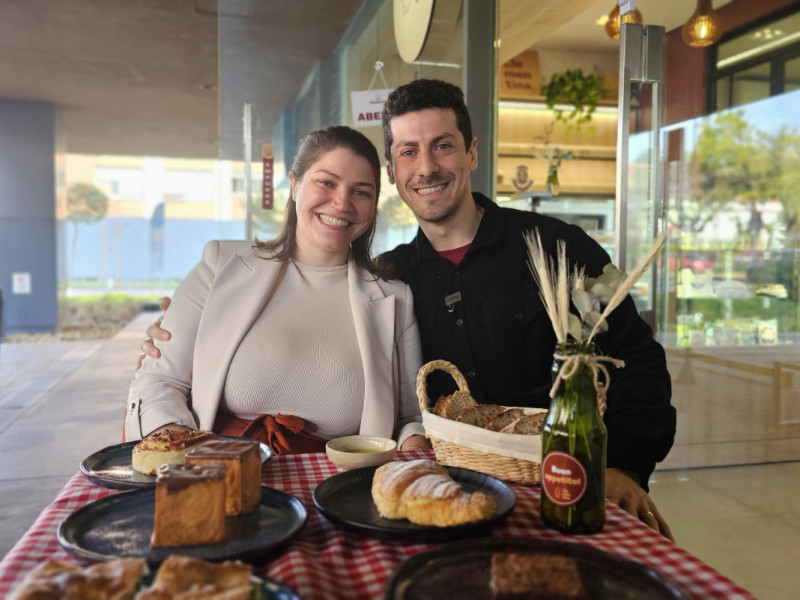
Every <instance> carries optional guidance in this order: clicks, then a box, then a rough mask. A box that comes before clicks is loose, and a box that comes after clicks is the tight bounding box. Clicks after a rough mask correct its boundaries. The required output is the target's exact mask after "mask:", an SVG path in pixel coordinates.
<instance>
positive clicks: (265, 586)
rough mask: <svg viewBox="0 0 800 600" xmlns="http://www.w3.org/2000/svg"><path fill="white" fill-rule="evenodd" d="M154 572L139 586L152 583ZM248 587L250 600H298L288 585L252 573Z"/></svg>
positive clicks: (298, 597) (147, 575)
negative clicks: (250, 591) (250, 592)
mask: <svg viewBox="0 0 800 600" xmlns="http://www.w3.org/2000/svg"><path fill="white" fill-rule="evenodd" d="M155 578H156V577H155V573H152V572H150V573H147V574H146V575H144V576H143V577H142V580H141V584H140V585H141V586H142V587H145V586H150V585H153V581H154V580H155ZM250 587H251V588H252V590H253V592H252V595H251V598H252V600H300V596H298V595H297V594H295V593H294V590H293V589H291V588H290V587H289V586H288V585H284V584H282V583H278V582H277V581H274V580H272V579H267V578H265V577H259V576H257V575H252V576H251V577H250Z"/></svg>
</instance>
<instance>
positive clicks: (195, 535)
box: [150, 463, 225, 547]
mask: <svg viewBox="0 0 800 600" xmlns="http://www.w3.org/2000/svg"><path fill="white" fill-rule="evenodd" d="M224 540H225V465H223V464H219V463H208V464H203V465H174V464H166V465H162V466H161V467H160V468H159V469H158V478H157V479H156V508H155V519H154V522H153V538H152V540H151V542H150V546H152V547H156V546H190V545H195V544H213V543H216V542H222V541H224Z"/></svg>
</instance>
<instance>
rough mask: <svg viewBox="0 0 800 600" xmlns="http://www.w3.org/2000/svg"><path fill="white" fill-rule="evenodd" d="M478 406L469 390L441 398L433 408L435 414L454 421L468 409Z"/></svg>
mask: <svg viewBox="0 0 800 600" xmlns="http://www.w3.org/2000/svg"><path fill="white" fill-rule="evenodd" d="M477 405H478V403H477V402H475V399H474V398H473V397H472V395H471V394H470V393H469V390H458V391H455V392H453V393H452V394H450V395H449V396H442V397H441V398H439V400H437V401H436V404H435V405H434V407H433V414H435V415H438V416H440V417H444V418H445V419H453V420H454V419H455V418H456V417H458V415H460V414H461V413H462V412H464V411H465V410H466V409H468V408H471V407H473V406H477Z"/></svg>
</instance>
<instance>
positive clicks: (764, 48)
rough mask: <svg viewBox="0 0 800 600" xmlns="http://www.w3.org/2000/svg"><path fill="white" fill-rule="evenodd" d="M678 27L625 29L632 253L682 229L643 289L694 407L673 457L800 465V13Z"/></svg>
mask: <svg viewBox="0 0 800 600" xmlns="http://www.w3.org/2000/svg"><path fill="white" fill-rule="evenodd" d="M673 33H674V32H671V33H670V35H668V36H666V40H665V42H664V41H663V40H664V38H663V34H661V33H658V32H657V28H653V27H647V26H645V27H642V26H637V25H624V26H623V34H622V38H621V42H622V44H623V45H622V47H621V56H620V107H621V108H620V125H619V137H618V163H619V164H620V167H619V168H618V179H617V203H618V214H619V216H618V228H617V232H618V236H619V244H618V245H619V249H620V250H619V253H618V256H617V259H618V261H619V264H620V265H624V267H625V268H626V269H628V270H630V269H631V268H632V266H633V265H634V264H635V263H636V262H637V259H638V257H639V256H641V254H642V253H643V251H644V250H645V249H646V248H647V246H648V245H649V242H650V241H651V240H652V239H653V237H654V235H655V233H656V231H659V230H662V229H663V230H665V231H666V232H667V236H668V237H667V246H666V248H665V250H664V252H663V257H662V258H663V259H662V260H661V261H660V262H659V264H658V265H657V267H656V268H655V269H654V272H653V273H651V274H650V275H649V277H647V278H644V279H643V280H642V281H641V282H640V285H639V286H638V289H637V290H636V293H635V295H636V300H637V303H638V304H639V307H640V310H641V311H643V313H645V314H648V312H647V311H654V313H655V324H656V327H655V335H656V337H657V339H658V340H659V341H660V342H661V343H662V344H663V346H664V348H665V351H666V355H667V363H668V368H669V371H670V374H671V376H672V385H673V395H672V398H673V404H674V405H675V407H676V409H677V411H678V430H677V434H676V439H675V444H674V446H673V448H672V451H671V452H670V454H669V456H668V457H667V459H666V461H664V463H662V464H661V465H660V468H684V467H702V466H715V465H731V464H747V463H760V462H772V461H784V460H800V400H799V398H800V393H799V392H800V202H798V200H797V198H798V197H800V177H798V175H797V168H796V165H797V164H798V162H799V161H800V116H798V111H797V110H796V107H797V106H798V102H800V89H798V87H800V84H798V83H797V77H796V75H798V74H799V72H800V60H798V56H800V12H795V13H793V14H791V15H788V16H785V17H782V18H781V19H780V20H776V21H773V22H765V21H764V20H762V21H755V22H754V23H753V24H752V25H748V26H745V27H743V28H741V29H740V30H739V31H737V32H732V33H731V34H730V35H729V36H728V37H727V38H726V39H724V40H723V41H722V42H720V43H718V44H716V45H715V46H713V47H711V48H709V49H707V50H700V49H696V48H689V47H688V46H686V45H685V44H684V43H683V41H682V40H681V38H680V35H679V32H678V35H673ZM659 38H661V40H662V41H661V42H659V41H658V39H659ZM659 56H660V57H662V60H663V57H665V56H666V57H667V60H666V61H664V62H661V63H658V62H657V60H658V58H659ZM665 63H666V64H667V65H668V67H667V68H666V69H664V67H663V65H664V64H665ZM659 70H660V71H661V72H659ZM664 98H666V100H664ZM662 107H663V108H662ZM660 116H663V117H665V118H664V122H663V123H662V122H661V120H659V117H660ZM667 117H668V118H667Z"/></svg>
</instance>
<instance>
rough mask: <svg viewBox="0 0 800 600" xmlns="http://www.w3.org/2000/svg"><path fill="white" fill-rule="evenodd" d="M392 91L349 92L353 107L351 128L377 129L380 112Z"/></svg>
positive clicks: (379, 121)
mask: <svg viewBox="0 0 800 600" xmlns="http://www.w3.org/2000/svg"><path fill="white" fill-rule="evenodd" d="M391 92H392V90H365V91H359V92H350V102H351V103H352V105H353V127H379V126H380V124H381V111H382V110H383V104H384V102H386V98H388V97H389V94H390V93H391Z"/></svg>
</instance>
